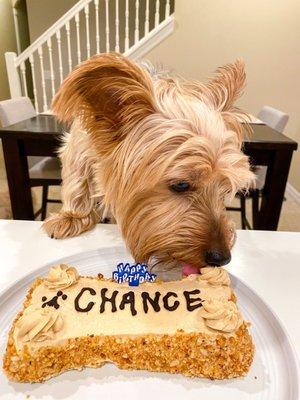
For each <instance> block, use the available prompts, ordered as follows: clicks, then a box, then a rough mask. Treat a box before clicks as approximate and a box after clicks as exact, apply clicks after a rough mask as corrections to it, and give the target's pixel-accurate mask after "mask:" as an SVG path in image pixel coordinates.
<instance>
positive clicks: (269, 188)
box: [254, 150, 293, 231]
mask: <svg viewBox="0 0 300 400" xmlns="http://www.w3.org/2000/svg"><path fill="white" fill-rule="evenodd" d="M292 154H293V151H292V150H276V151H274V152H273V154H272V157H271V163H270V164H269V165H268V169H267V176H266V183H265V187H264V190H263V197H262V202H261V207H260V210H259V212H258V214H257V217H256V218H255V220H254V229H259V230H268V231H276V230H277V226H278V222H279V217H280V212H281V206H282V202H283V198H284V192H285V187H286V183H287V179H288V175H289V170H290V164H291V160H292Z"/></svg>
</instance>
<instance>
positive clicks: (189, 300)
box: [183, 289, 202, 311]
mask: <svg viewBox="0 0 300 400" xmlns="http://www.w3.org/2000/svg"><path fill="white" fill-rule="evenodd" d="M183 294H184V297H185V299H186V308H187V310H188V311H194V310H196V309H197V308H200V307H202V299H200V297H196V298H194V299H193V298H192V297H191V296H192V295H195V294H200V290H198V289H195V290H190V291H184V292H183ZM193 303H197V304H194V305H193Z"/></svg>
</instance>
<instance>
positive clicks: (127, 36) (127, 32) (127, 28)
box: [125, 0, 129, 51]
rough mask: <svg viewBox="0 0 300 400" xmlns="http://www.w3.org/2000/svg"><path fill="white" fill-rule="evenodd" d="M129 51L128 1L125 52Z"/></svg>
mask: <svg viewBox="0 0 300 400" xmlns="http://www.w3.org/2000/svg"><path fill="white" fill-rule="evenodd" d="M128 49H129V5H128V0H126V9H125V51H127V50H128Z"/></svg>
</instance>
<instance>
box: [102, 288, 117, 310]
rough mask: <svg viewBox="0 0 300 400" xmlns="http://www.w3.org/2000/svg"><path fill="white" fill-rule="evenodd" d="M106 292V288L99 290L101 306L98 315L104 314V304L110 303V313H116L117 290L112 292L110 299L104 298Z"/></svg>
mask: <svg viewBox="0 0 300 400" xmlns="http://www.w3.org/2000/svg"><path fill="white" fill-rule="evenodd" d="M107 291H108V289H107V288H103V289H101V305H100V313H104V311H105V304H106V303H111V312H116V311H117V307H116V297H117V294H118V293H119V291H118V290H114V291H113V293H112V295H111V297H106V296H105V293H106V292H107Z"/></svg>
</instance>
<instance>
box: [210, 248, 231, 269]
mask: <svg viewBox="0 0 300 400" xmlns="http://www.w3.org/2000/svg"><path fill="white" fill-rule="evenodd" d="M230 260H231V255H230V253H229V252H228V253H226V254H225V253H223V252H222V251H220V250H217V249H213V250H209V251H207V252H206V253H205V262H206V263H207V265H214V266H217V267H221V266H222V265H226V264H228V263H229V262H230Z"/></svg>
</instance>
